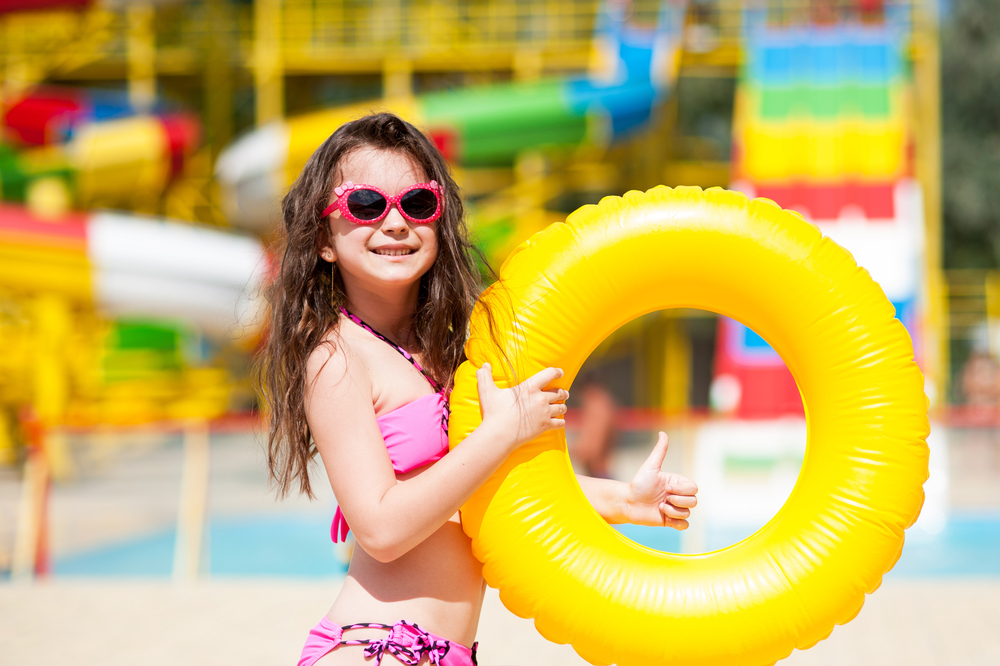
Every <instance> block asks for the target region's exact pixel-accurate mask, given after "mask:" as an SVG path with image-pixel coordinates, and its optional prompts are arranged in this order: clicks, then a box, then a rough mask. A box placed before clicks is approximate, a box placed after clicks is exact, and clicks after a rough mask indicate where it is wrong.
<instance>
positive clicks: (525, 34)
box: [0, 0, 1000, 574]
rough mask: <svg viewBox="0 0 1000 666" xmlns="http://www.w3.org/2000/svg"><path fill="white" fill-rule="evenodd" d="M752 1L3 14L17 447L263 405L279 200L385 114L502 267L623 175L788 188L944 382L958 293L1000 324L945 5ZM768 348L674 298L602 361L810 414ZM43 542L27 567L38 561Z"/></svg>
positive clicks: (300, 2)
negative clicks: (948, 90) (971, 188)
mask: <svg viewBox="0 0 1000 666" xmlns="http://www.w3.org/2000/svg"><path fill="white" fill-rule="evenodd" d="M744 4H745V3H741V2H737V0H714V1H711V2H698V3H693V2H692V3H688V2H683V1H682V0H632V1H631V2H628V1H625V0H606V1H601V2H597V1H595V2H592V3H567V2H561V3H557V2H545V3H541V2H539V3H524V2H515V1H514V0H483V1H482V2H449V3H438V2H411V1H409V0H405V1H403V2H399V1H394V0H363V1H361V2H355V1H351V2H348V1H347V0H254V2H252V3H238V2H229V1H227V0H191V1H190V2H182V3H167V4H162V5H161V4H159V3H151V2H130V3H124V4H115V5H110V4H109V5H103V4H98V3H81V2H65V3H64V2H58V1H53V2H46V3H36V2H32V1H30V0H25V2H23V3H20V4H18V5H16V6H11V7H9V8H8V9H4V10H0V23H2V24H3V25H2V27H3V29H4V30H5V34H7V35H17V36H18V38H17V39H8V40H6V41H3V42H0V61H2V62H3V64H4V68H3V70H2V76H3V84H4V86H3V98H2V102H3V122H4V129H3V141H2V144H0V193H2V197H3V199H4V200H5V203H4V204H3V205H2V206H0V340H3V341H4V343H5V344H6V345H7V348H9V349H17V350H19V351H18V353H16V354H8V355H5V356H3V358H0V457H2V458H3V459H4V460H5V461H7V462H9V463H13V462H16V461H19V460H23V459H24V458H25V455H26V454H25V452H26V451H35V452H36V453H37V456H36V457H35V458H34V460H35V461H36V463H38V464H37V465H36V466H35V467H34V468H33V469H35V470H36V472H32V474H36V473H37V474H38V475H39V476H38V478H39V479H44V478H47V476H46V475H48V474H56V475H57V476H58V475H60V474H69V473H71V470H70V467H71V465H70V464H69V463H68V462H66V459H65V458H64V459H63V460H62V462H61V461H60V453H59V451H60V446H61V444H60V437H61V435H60V433H61V432H62V431H65V430H67V429H69V428H88V427H92V426H93V425H95V424H103V425H105V426H107V427H111V426H114V427H125V426H129V427H134V426H136V425H139V424H145V426H144V427H158V426H157V425H156V424H159V425H160V426H163V427H167V426H166V425H164V424H169V427H175V426H176V425H177V424H183V426H182V427H184V428H194V429H193V430H191V432H194V433H195V435H193V436H192V440H191V441H194V442H199V441H202V439H200V438H201V437H202V434H203V433H204V428H205V427H207V426H206V425H205V424H206V423H208V422H210V421H211V419H213V418H214V417H216V416H218V415H220V414H222V413H224V412H226V411H227V410H232V409H233V408H234V407H249V406H251V405H250V403H249V401H247V400H244V401H243V402H240V400H239V399H238V398H239V397H240V396H241V395H243V396H244V397H245V396H248V395H249V393H248V392H246V383H245V377H242V376H237V375H236V374H234V373H233V372H231V371H226V370H223V365H224V363H223V361H221V360H220V358H221V357H222V356H224V355H226V354H229V355H230V356H233V355H235V356H240V357H241V358H242V359H244V361H245V359H246V351H247V350H248V349H251V348H252V347H253V345H254V344H255V342H256V340H257V338H256V336H257V335H259V330H255V329H254V328H253V327H252V326H251V325H249V324H248V323H247V322H249V321H252V319H253V317H252V315H253V313H254V312H255V309H254V308H255V307H256V305H255V303H254V301H253V293H252V292H253V289H252V287H253V285H254V284H256V281H258V280H259V279H260V278H261V276H262V275H263V274H264V272H265V271H266V270H267V266H268V259H267V258H266V255H265V252H264V250H263V248H264V246H265V245H266V243H267V242H268V241H269V240H270V239H271V236H272V235H273V230H274V225H275V222H276V220H277V214H278V203H279V201H280V197H281V195H282V193H283V192H284V190H285V189H286V188H287V187H288V185H289V184H290V183H291V182H292V181H293V180H294V178H295V177H296V175H297V173H298V171H299V169H301V166H302V165H303V164H304V162H305V160H306V159H307V157H308V155H309V154H310V153H311V152H312V151H313V150H314V149H315V147H316V146H317V145H318V144H319V143H320V142H322V140H323V139H324V138H325V137H326V136H327V135H329V133H330V132H331V131H332V129H333V128H334V127H335V126H336V125H337V124H338V123H340V122H342V121H343V120H346V119H349V118H351V117H354V116H357V115H359V114H361V113H364V112H365V111H367V110H369V109H372V108H386V109H390V110H393V111H396V112H398V113H400V114H402V115H403V116H404V117H406V118H408V119H410V120H412V121H413V122H415V123H417V124H418V125H419V126H421V127H422V128H425V129H426V131H427V132H428V134H429V135H430V136H431V137H432V138H433V140H434V141H435V142H436V144H437V145H438V146H439V147H440V149H441V150H442V151H443V152H444V153H445V155H446V156H447V157H448V158H449V160H451V163H452V166H453V168H454V170H455V174H456V178H457V180H458V182H459V184H460V185H461V187H462V189H463V192H464V194H465V195H466V199H467V201H468V208H469V212H470V221H471V223H472V226H473V229H474V233H475V235H476V238H477V242H478V244H479V246H480V248H481V249H483V250H484V252H485V254H486V256H487V258H488V260H489V261H490V262H491V264H493V265H494V266H495V267H499V266H500V264H501V263H502V262H503V260H504V259H505V258H506V257H507V256H508V255H509V254H510V253H511V251H512V250H513V249H514V248H515V247H517V246H518V244H519V243H521V242H522V241H523V240H524V239H525V238H527V237H529V236H530V235H531V234H533V233H535V232H537V231H539V230H541V229H544V228H545V227H547V226H549V225H551V224H552V223H556V222H562V221H563V220H565V219H566V214H567V213H568V212H570V211H572V210H574V209H576V208H577V207H578V206H579V205H581V204H584V203H595V202H597V201H598V200H599V199H600V198H601V197H603V196H606V195H620V194H622V193H623V192H625V191H626V190H629V189H638V190H645V189H648V188H651V187H654V186H656V185H658V184H661V183H662V184H666V185H671V186H673V185H699V186H703V187H709V186H724V187H732V188H733V189H738V190H741V191H743V192H745V193H747V194H748V195H751V196H762V197H767V198H770V199H772V200H774V201H776V202H777V203H778V204H780V205H781V206H783V207H785V208H788V209H792V210H797V211H798V212H800V213H801V214H802V215H803V216H805V217H806V218H807V219H808V220H809V221H811V222H813V223H815V224H817V225H818V226H819V227H820V228H821V229H822V231H823V232H824V233H825V234H827V235H829V236H831V237H832V238H834V239H835V240H836V241H837V242H838V243H841V244H843V245H844V246H845V247H846V248H847V249H848V250H849V251H851V252H852V253H853V255H854V257H855V258H856V259H857V261H858V263H859V264H860V265H861V266H862V267H863V268H864V269H867V270H868V271H869V272H870V273H871V275H872V277H873V278H874V279H875V280H876V281H877V282H878V283H879V284H880V286H881V287H882V288H883V290H884V291H885V293H886V295H887V296H888V297H889V299H890V300H891V302H892V303H893V304H894V306H895V307H896V311H897V316H898V317H899V318H900V319H901V320H902V321H903V322H904V324H905V325H906V327H907V330H908V331H909V332H910V335H911V337H912V339H913V342H914V345H915V352H916V357H917V360H918V363H919V364H920V366H921V369H922V370H923V371H924V374H925V375H926V376H927V379H928V382H927V387H926V391H927V393H928V395H929V396H930V397H931V399H932V403H933V404H941V403H942V402H943V401H944V400H946V398H947V396H948V395H949V394H950V393H949V392H950V389H949V382H950V381H951V380H950V377H951V371H950V369H949V356H948V353H949V335H950V334H952V335H954V334H955V332H956V331H959V328H958V326H959V325H958V323H956V322H958V321H959V319H958V318H955V317H952V318H951V319H949V317H948V314H947V313H948V309H947V306H948V304H949V302H950V303H952V304H953V305H956V304H958V303H959V301H958V300H957V297H956V294H959V293H968V294H975V295H976V296H975V298H971V297H970V298H969V299H967V301H968V303H970V304H971V305H969V306H968V308H969V309H968V311H967V312H964V313H963V314H962V316H963V317H964V318H963V319H962V320H961V321H962V322H963V323H962V326H963V328H961V331H962V335H966V334H968V335H970V336H971V335H972V334H973V333H972V331H973V330H977V329H975V327H976V326H978V325H979V324H980V323H988V322H991V323H990V326H991V328H990V330H994V329H995V330H998V331H1000V323H998V322H1000V305H998V304H1000V297H998V296H997V294H998V293H1000V289H997V288H996V284H1000V281H997V280H996V279H995V276H990V275H986V274H982V275H981V274H978V273H977V274H975V275H972V274H963V275H962V276H961V285H960V286H961V289H962V290H964V291H958V290H957V286H956V285H957V284H958V283H956V284H954V285H951V286H952V289H951V290H950V291H949V282H948V280H949V279H950V277H949V276H946V275H945V274H944V272H943V271H942V270H941V248H940V238H941V233H940V193H939V182H940V157H939V141H940V138H939V135H940V131H939V127H938V125H939V120H938V115H937V113H938V111H937V109H938V105H939V99H938V70H937V67H938V66H937V61H938V55H937V42H936V36H935V35H936V23H935V20H936V19H935V17H934V15H933V13H931V12H929V11H928V10H927V8H926V7H925V6H924V5H923V4H922V3H921V2H918V1H911V0H903V1H900V2H868V1H862V0H857V1H856V2H855V1H848V0H838V1H837V2H826V1H825V0H811V1H810V2H799V1H797V0H796V1H793V0H769V1H768V2H767V3H765V4H764V5H754V6H753V8H751V7H750V5H749V4H746V6H744ZM693 80H712V81H735V86H736V93H735V110H734V113H733V118H732V133H731V137H732V151H731V153H732V155H731V160H726V159H724V158H723V157H722V156H719V155H716V156H714V157H713V156H707V157H706V154H705V153H703V152H698V151H693V152H692V151H689V150H688V149H687V148H686V147H685V146H687V145H688V144H691V143H692V140H691V139H692V137H687V136H682V135H681V129H680V125H679V120H678V118H680V117H681V116H682V115H683V114H682V113H681V112H682V111H683V107H684V105H685V104H686V99H685V93H684V90H685V85H684V84H685V81H693ZM81 82H87V83H86V85H85V86H84V85H81ZM695 143H697V142H695ZM726 148H727V147H725V146H724V147H723V150H722V153H723V154H725V153H726V152H727V149H726ZM104 209H111V210H104ZM112 211H114V212H112ZM258 239H259V240H258ZM131 248H135V249H134V250H133V249H131ZM952 281H953V282H954V280H952ZM991 294H992V296H991ZM949 298H950V300H949ZM977 299H978V300H977ZM963 303H965V301H963ZM237 322H239V323H238V324H237ZM696 331H698V332H699V333H698V335H697V336H696V335H695V332H696ZM967 331H968V333H966V332H967ZM699 336H700V337H699ZM994 337H995V338H996V340H997V342H996V343H994V344H996V345H997V346H998V347H1000V335H997V336H994ZM991 339H992V338H991ZM770 342H772V340H769V339H767V337H766V335H765V336H764V337H762V336H761V335H758V333H757V332H755V331H754V330H753V329H752V328H747V327H746V326H743V325H742V324H740V323H739V322H737V321H735V320H729V319H725V318H719V319H718V321H716V319H715V317H714V315H710V314H708V313H705V312H696V311H693V310H690V309H678V310H671V311H667V312H660V313H652V314H649V315H646V316H644V317H641V318H639V319H636V320H633V321H632V322H630V323H627V324H625V325H623V326H622V327H621V328H620V329H619V330H618V331H616V332H615V333H613V334H611V335H610V336H609V338H608V339H607V340H606V341H605V342H604V343H603V344H602V345H601V346H599V347H598V348H597V349H596V350H595V352H594V355H593V358H594V359H595V361H598V362H602V363H604V364H605V365H606V366H609V367H614V368H617V369H618V370H615V372H618V371H619V370H621V369H622V368H626V370H622V371H621V372H620V373H619V374H620V375H621V377H620V378H621V379H622V382H621V383H622V385H624V386H625V387H626V388H627V389H628V391H627V392H628V393H629V395H630V397H631V404H632V405H633V406H634V407H636V408H639V410H638V411H635V412H632V413H633V414H638V416H637V418H639V417H642V418H646V417H648V416H649V414H654V415H655V419H662V418H663V415H664V414H667V415H671V416H678V415H680V416H683V415H691V414H698V413H702V412H703V411H706V410H707V409H708V402H709V400H708V398H709V396H710V397H711V404H712V406H713V408H714V410H715V411H717V412H719V413H722V414H726V415H729V416H731V417H735V418H741V419H758V420H768V419H773V418H776V417H782V416H791V417H793V418H794V417H795V416H796V415H800V414H801V412H802V405H801V400H800V394H799V391H798V389H797V388H796V385H795V383H794V382H793V381H792V379H791V376H790V375H789V374H788V371H787V370H786V369H785V366H784V364H783V362H782V361H781V359H780V358H779V357H778V355H777V354H776V353H775V352H774V351H773V349H772V348H771V346H770V344H769V343H770ZM241 355H242V356H241ZM231 365H235V366H239V363H237V364H231ZM244 365H245V363H244ZM702 388H703V389H704V391H702V390H701V389H702ZM241 391H243V393H241ZM701 393H704V396H701ZM642 410H645V411H642ZM640 412H641V413H640ZM643 414H645V415H646V416H643ZM649 418H653V417H649ZM649 418H646V421H643V422H650V423H651V422H652V421H650V420H649ZM640 420H641V419H640ZM192 423H194V424H196V425H195V426H191V425H190V424H192ZM199 424H200V425H199ZM198 433H202V434H198ZM26 444H28V446H25V445H26ZM202 444H203V442H202ZM199 446H201V445H199ZM45 466H47V467H45ZM42 467H45V469H42ZM39 469H41V471H37V470H39ZM27 477H30V474H29V475H27ZM44 483H47V481H44ZM44 483H43V481H41V480H40V481H38V484H41V485H40V486H39V487H42V486H43V485H44ZM196 505H197V502H194V503H193V504H191V506H192V507H194V508H192V509H191V511H190V512H189V515H190V516H196V515H197V513H198V509H197V506H196ZM190 520H191V521H192V523H196V522H197V520H196V519H195V518H190ZM189 536H190V535H189ZM191 538H194V537H191ZM25 539H26V540H27V541H31V538H29V537H25ZM195 550H196V549H195ZM28 551H30V552H31V553H33V554H31V555H29V556H25V557H27V559H28V560H30V561H29V563H28V565H27V567H28V573H29V574H30V570H31V568H32V567H33V566H35V564H36V560H38V562H40V561H41V559H44V558H36V557H35V555H37V554H38V552H39V551H38V549H37V548H36V549H34V550H31V549H28ZM28 551H26V552H28ZM185 557H186V558H187V559H186V561H187V562H189V563H190V562H191V561H192V560H197V553H196V552H194V554H192V552H191V551H188V552H187V554H186V555H185ZM179 558H180V556H179ZM22 559H23V558H22ZM36 568H37V569H38V570H43V569H44V566H42V564H39V565H38V566H37V567H36Z"/></svg>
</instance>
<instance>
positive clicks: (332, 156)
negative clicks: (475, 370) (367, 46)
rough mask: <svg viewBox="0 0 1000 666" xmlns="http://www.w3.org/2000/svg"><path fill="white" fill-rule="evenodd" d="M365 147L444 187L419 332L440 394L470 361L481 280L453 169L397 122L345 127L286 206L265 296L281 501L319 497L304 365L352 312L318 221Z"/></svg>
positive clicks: (260, 381)
mask: <svg viewBox="0 0 1000 666" xmlns="http://www.w3.org/2000/svg"><path fill="white" fill-rule="evenodd" d="M362 147H369V148H375V149H380V150H392V151H399V152H401V153H405V154H407V155H408V156H409V157H410V158H412V159H413V161H414V163H415V164H418V165H420V166H421V167H422V168H423V170H424V173H425V174H426V175H427V177H428V178H429V179H432V180H436V181H437V182H439V183H441V184H442V185H443V186H444V195H445V200H444V207H443V208H444V210H443V212H442V215H441V217H440V218H439V220H438V223H437V225H436V229H437V242H438V253H437V258H436V259H435V261H434V264H433V265H432V266H431V268H430V270H428V271H427V273H426V274H424V276H423V277H422V278H421V280H420V287H419V296H418V301H417V311H416V312H415V313H414V317H413V324H412V331H413V335H414V339H415V341H416V343H417V345H418V347H419V349H420V352H421V353H422V355H423V364H424V366H425V368H426V369H427V370H428V372H430V373H431V374H432V375H433V376H434V378H435V379H436V380H437V381H438V383H439V384H441V385H442V386H444V387H446V388H450V386H451V382H452V377H453V375H454V373H455V370H457V369H458V366H459V364H460V363H461V362H462V361H463V360H464V352H463V346H464V343H465V336H466V332H467V328H468V324H469V316H470V314H471V312H472V306H473V305H474V304H475V301H476V297H477V295H478V294H479V290H480V272H479V268H478V267H477V265H476V262H475V261H474V258H473V257H474V256H475V253H476V252H477V251H476V250H475V248H474V247H473V245H472V244H471V243H470V241H469V238H468V229H467V228H466V223H465V211H464V208H463V206H462V199H461V197H460V196H459V190H458V186H457V185H456V184H455V181H454V179H453V178H452V176H451V172H450V170H449V168H448V164H447V163H446V162H445V160H444V158H443V157H442V156H441V153H439V152H438V150H437V149H436V148H435V147H434V145H433V144H432V143H431V142H430V141H429V140H428V139H427V137H425V136H424V135H423V134H422V133H421V132H420V131H419V130H418V129H416V128H415V127H413V125H410V124H409V123H407V122H405V121H404V120H402V119H400V118H399V117H397V116H395V115H392V114H390V113H377V114H372V115H369V116H365V117H364V118H361V119H359V120H355V121H352V122H349V123H347V124H345V125H342V126H341V127H340V128H339V129H337V131H336V132H334V133H333V134H332V135H331V136H330V137H329V138H328V139H327V140H326V141H325V142H323V145H321V146H320V147H319V148H318V149H317V150H316V152H315V153H313V155H312V157H310V158H309V161H308V162H307V163H306V165H305V167H304V168H303V169H302V173H301V174H300V175H299V178H298V180H296V181H295V184H294V185H293V186H292V188H291V190H289V192H288V194H287V195H286V196H285V198H284V201H283V202H282V219H283V223H284V224H283V230H282V231H283V233H282V236H281V238H280V240H279V250H280V252H279V256H280V266H279V267H278V269H277V274H276V275H275V277H274V279H273V281H272V282H271V284H270V285H269V287H268V292H267V295H268V301H269V303H270V322H269V324H270V329H269V333H268V337H267V342H266V344H265V345H264V348H263V350H262V351H261V353H260V354H259V356H258V359H257V385H258V391H259V393H260V395H261V396H262V398H263V401H264V407H265V410H266V418H267V422H268V438H267V466H268V470H269V472H270V475H271V479H272V481H273V482H274V483H275V484H276V485H277V489H278V495H279V497H284V496H285V495H287V494H288V492H289V490H290V488H291V486H292V485H293V484H294V483H295V482H298V486H299V491H300V492H302V493H305V494H306V495H308V496H309V497H310V498H311V497H313V493H312V488H311V486H310V484H309V473H308V467H309V463H310V461H311V460H312V459H313V457H314V456H315V455H316V445H315V443H314V442H313V440H312V433H311V432H310V430H309V424H308V422H307V421H306V414H305V400H304V398H305V392H306V361H307V360H308V358H309V355H310V354H311V353H312V352H313V351H314V350H315V349H316V348H317V347H318V346H319V345H320V344H333V343H332V342H331V341H330V340H329V338H328V337H327V336H328V334H329V333H330V332H331V331H334V330H336V328H337V325H338V323H339V320H340V316H339V310H340V307H341V306H343V305H344V304H345V302H346V296H345V294H344V288H343V284H342V283H341V281H340V279H339V277H338V278H335V277H334V271H333V270H332V268H333V267H332V266H331V264H330V263H329V262H327V261H325V260H324V259H323V258H322V257H320V256H319V248H320V247H321V245H322V244H323V243H324V242H325V241H326V239H327V238H328V234H329V230H328V228H327V225H326V224H325V222H324V220H323V219H321V218H320V215H321V213H322V211H323V209H324V208H326V205H327V203H328V202H329V200H330V197H331V193H332V190H333V186H334V184H335V183H334V181H335V180H336V177H337V170H338V168H339V166H340V164H341V163H342V161H343V159H344V158H345V157H346V156H347V155H348V154H350V153H351V152H352V151H354V150H357V149H359V148H362ZM484 263H485V262H484ZM324 339H325V340H326V343H324Z"/></svg>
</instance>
